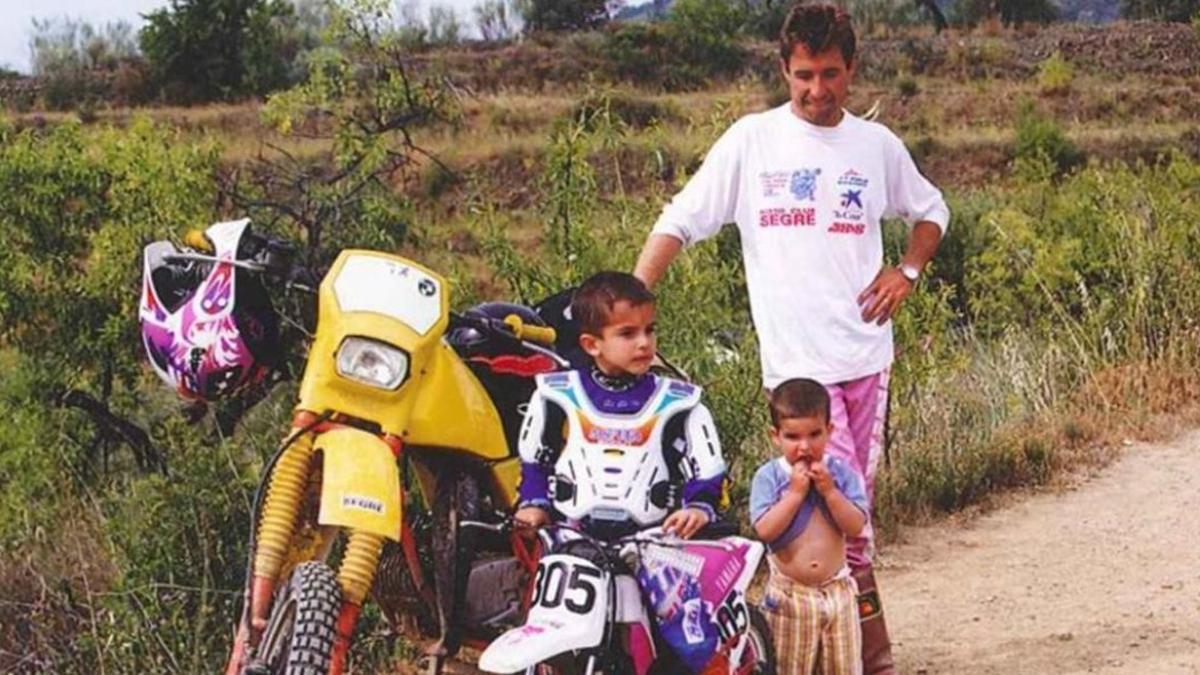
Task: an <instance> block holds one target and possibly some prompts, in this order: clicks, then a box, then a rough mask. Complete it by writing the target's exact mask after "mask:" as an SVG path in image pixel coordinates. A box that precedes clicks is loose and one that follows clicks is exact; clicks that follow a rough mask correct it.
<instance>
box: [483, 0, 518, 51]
mask: <svg viewBox="0 0 1200 675" xmlns="http://www.w3.org/2000/svg"><path fill="white" fill-rule="evenodd" d="M475 25H476V26H478V27H479V35H480V37H482V38H483V39H484V40H485V41H487V42H497V41H500V40H507V39H509V38H511V37H512V36H513V27H512V24H511V22H510V21H509V17H508V4H507V3H506V2H505V0H482V2H480V3H479V4H477V5H475Z"/></svg>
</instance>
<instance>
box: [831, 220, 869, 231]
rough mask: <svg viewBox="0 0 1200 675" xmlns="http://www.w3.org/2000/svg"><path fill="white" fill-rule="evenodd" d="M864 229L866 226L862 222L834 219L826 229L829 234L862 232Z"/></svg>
mask: <svg viewBox="0 0 1200 675" xmlns="http://www.w3.org/2000/svg"><path fill="white" fill-rule="evenodd" d="M866 231H867V226H866V225H864V224H863V223H847V222H844V221H840V220H837V221H834V223H833V224H832V225H830V226H829V229H828V230H827V232H830V233H831V234H863V233H864V232H866Z"/></svg>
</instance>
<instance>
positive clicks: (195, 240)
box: [183, 230, 215, 253]
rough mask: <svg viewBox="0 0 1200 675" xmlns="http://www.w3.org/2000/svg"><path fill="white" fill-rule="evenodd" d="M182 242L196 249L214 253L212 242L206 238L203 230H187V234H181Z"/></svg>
mask: <svg viewBox="0 0 1200 675" xmlns="http://www.w3.org/2000/svg"><path fill="white" fill-rule="evenodd" d="M183 243H184V244H187V245H188V246H189V247H191V248H194V249H196V250H197V251H201V252H204V253H215V251H214V250H213V245H212V242H211V241H209V240H208V237H207V236H206V235H205V234H204V230H188V231H187V234H185V235H183Z"/></svg>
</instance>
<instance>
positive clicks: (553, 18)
mask: <svg viewBox="0 0 1200 675" xmlns="http://www.w3.org/2000/svg"><path fill="white" fill-rule="evenodd" d="M621 4H622V3H620V2H610V1H608V0H522V1H521V2H520V3H518V4H517V5H516V9H517V11H518V12H519V13H520V14H521V18H523V19H524V20H525V30H526V31H527V32H530V33H535V32H538V31H570V30H584V29H588V28H597V27H599V26H601V25H603V24H604V23H605V22H607V21H608V17H609V11H610V10H611V9H615V8H616V7H619V6H620V5H621Z"/></svg>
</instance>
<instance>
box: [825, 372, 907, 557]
mask: <svg viewBox="0 0 1200 675" xmlns="http://www.w3.org/2000/svg"><path fill="white" fill-rule="evenodd" d="M890 375H891V369H887V370H884V371H882V372H879V373H875V374H874V375H868V376H866V377H862V378H859V379H857V380H850V381H849V382H839V383H837V384H830V385H826V386H825V389H826V390H827V391H828V392H829V418H830V422H832V423H833V435H832V436H830V438H829V445H828V446H827V447H826V450H825V452H826V453H827V454H830V455H834V456H836V457H841V458H843V459H845V460H846V461H847V462H848V463H849V464H850V466H852V467H854V468H856V469H857V470H858V472H859V475H861V476H862V477H863V484H864V486H865V488H866V491H867V503H868V504H870V505H872V506H874V504H875V473H876V471H877V470H878V469H879V460H880V458H881V457H882V456H883V441H884V438H883V436H884V424H885V423H886V421H887V405H888V377H889V376H890ZM874 556H875V529H874V527H873V526H872V524H871V520H870V518H868V519H867V526H866V527H865V528H863V531H862V534H860V535H859V536H857V537H850V538H848V539H847V540H846V560H847V562H848V563H849V564H850V567H852V568H854V569H861V568H864V567H869V566H870V565H871V559H872V558H874Z"/></svg>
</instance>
